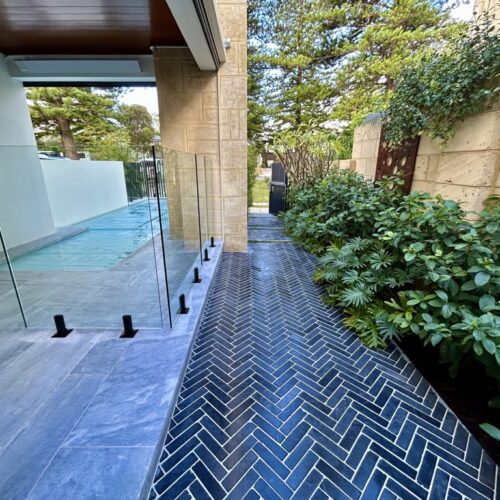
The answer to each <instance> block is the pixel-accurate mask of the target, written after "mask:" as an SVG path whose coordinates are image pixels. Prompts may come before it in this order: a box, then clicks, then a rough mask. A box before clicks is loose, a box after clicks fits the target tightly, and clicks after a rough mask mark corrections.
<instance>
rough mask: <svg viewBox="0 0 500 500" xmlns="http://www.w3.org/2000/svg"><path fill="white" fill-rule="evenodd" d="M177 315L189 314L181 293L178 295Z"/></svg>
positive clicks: (184, 297)
mask: <svg viewBox="0 0 500 500" xmlns="http://www.w3.org/2000/svg"><path fill="white" fill-rule="evenodd" d="M179 306H180V307H179V314H187V313H188V312H189V307H186V296H185V295H184V294H183V293H181V294H180V295H179Z"/></svg>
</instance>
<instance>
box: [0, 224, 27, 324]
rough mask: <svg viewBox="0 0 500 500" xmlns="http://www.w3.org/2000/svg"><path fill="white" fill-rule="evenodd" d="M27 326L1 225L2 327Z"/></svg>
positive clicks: (0, 308)
mask: <svg viewBox="0 0 500 500" xmlns="http://www.w3.org/2000/svg"><path fill="white" fill-rule="evenodd" d="M25 326H26V324H25V322H24V318H23V311H22V308H21V303H20V297H19V295H18V290H17V284H16V282H15V279H14V275H13V272H12V268H11V265H10V261H9V255H8V253H7V251H6V245H5V240H4V238H3V233H2V228H1V227H0V329H1V330H12V329H17V328H24V327H25Z"/></svg>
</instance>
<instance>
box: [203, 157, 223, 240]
mask: <svg viewBox="0 0 500 500" xmlns="http://www.w3.org/2000/svg"><path fill="white" fill-rule="evenodd" d="M204 164H205V186H206V206H207V227H208V235H209V237H211V236H213V237H214V238H215V239H216V240H221V239H222V196H221V178H220V170H219V169H218V168H217V164H216V162H215V161H214V159H213V158H211V157H210V156H205V162H204Z"/></svg>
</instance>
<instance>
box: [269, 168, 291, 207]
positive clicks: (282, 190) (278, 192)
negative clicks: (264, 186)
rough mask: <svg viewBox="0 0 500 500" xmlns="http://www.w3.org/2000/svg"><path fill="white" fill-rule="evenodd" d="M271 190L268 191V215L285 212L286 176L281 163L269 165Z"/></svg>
mask: <svg viewBox="0 0 500 500" xmlns="http://www.w3.org/2000/svg"><path fill="white" fill-rule="evenodd" d="M271 168H272V170H271V189H270V191H269V213H271V214H274V215H278V213H279V212H286V209H287V207H286V187H287V184H288V179H287V175H286V172H285V169H284V168H283V165H282V164H281V163H273V164H272V165H271Z"/></svg>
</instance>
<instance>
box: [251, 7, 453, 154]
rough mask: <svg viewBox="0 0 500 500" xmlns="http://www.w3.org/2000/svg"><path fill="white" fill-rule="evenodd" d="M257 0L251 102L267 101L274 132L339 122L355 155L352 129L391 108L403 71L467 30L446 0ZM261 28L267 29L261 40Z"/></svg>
mask: <svg viewBox="0 0 500 500" xmlns="http://www.w3.org/2000/svg"><path fill="white" fill-rule="evenodd" d="M251 3H252V4H253V6H252V9H251V11H250V12H251V16H253V18H250V20H251V22H250V23H249V27H250V28H249V40H250V44H251V46H252V43H254V52H253V53H252V59H253V61H254V68H258V71H254V73H253V78H254V79H255V80H256V85H255V86H254V87H253V88H254V91H255V92H256V94H257V95H256V96H252V100H253V101H254V102H257V103H261V104H265V106H266V108H267V109H266V110H265V113H264V115H263V116H264V118H265V120H264V121H265V124H267V127H269V128H271V131H270V133H271V135H272V133H273V132H279V131H280V130H282V129H283V128H284V127H290V126H291V127H294V128H296V127H299V126H301V125H302V124H310V125H312V126H314V127H318V126H322V125H326V126H334V127H337V128H338V129H339V131H338V138H339V150H342V149H343V150H344V152H343V153H342V156H343V155H346V156H349V154H350V151H347V150H348V149H349V144H350V141H351V139H352V130H353V128H354V126H355V125H357V124H359V122H360V121H361V120H362V118H363V117H364V116H366V114H368V113H370V112H375V111H381V110H383V109H385V107H386V106H387V104H388V101H389V99H390V95H391V92H392V90H393V88H394V82H395V81H396V79H397V78H398V77H399V75H400V74H401V72H402V71H403V69H404V68H405V67H406V66H407V65H409V64H412V62H414V61H416V60H418V59H419V58H420V57H421V56H422V54H423V53H424V52H426V51H427V50H428V49H429V47H432V46H436V45H439V44H442V43H444V42H445V41H446V40H449V39H450V38H454V37H456V36H457V35H459V34H460V33H461V32H462V30H463V25H461V24H457V23H453V22H451V21H450V18H449V16H448V12H447V10H446V7H445V6H444V4H445V2H444V0H389V1H387V0H370V1H367V2H362V1H360V0H289V1H286V2H283V1H279V0H272V1H271V2H269V1H266V0H260V1H259V0H252V2H251ZM257 28H258V29H260V30H262V29H263V28H264V34H261V35H260V38H259V36H258V35H256V33H255V32H256V29H257ZM252 40H253V41H254V42H252ZM255 40H257V43H255ZM249 68H250V71H252V66H251V64H250V66H249ZM332 121H333V122H332ZM262 128H264V129H265V125H264V126H263V127H262ZM342 128H343V130H341V129H342Z"/></svg>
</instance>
